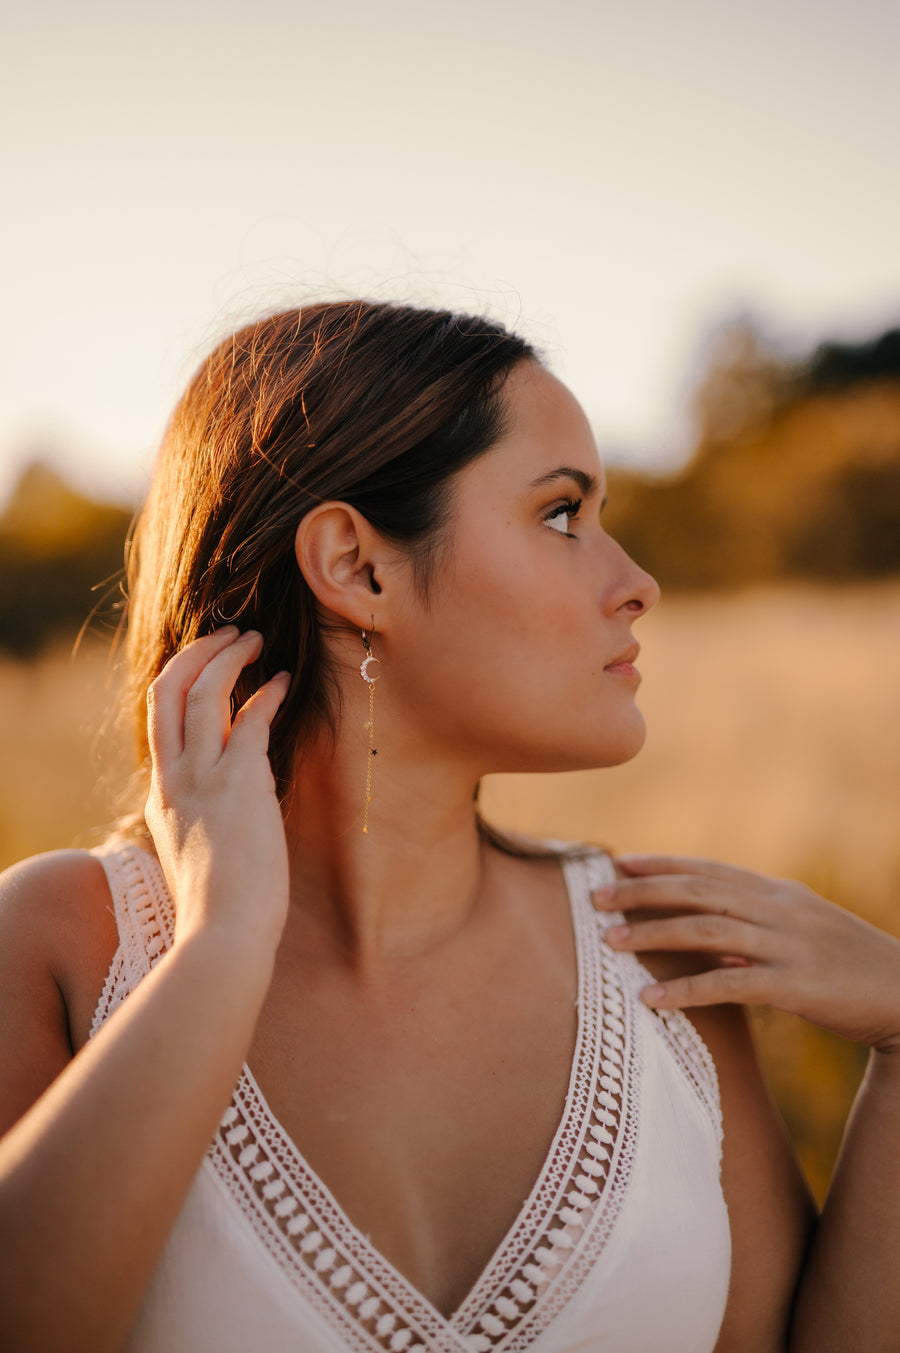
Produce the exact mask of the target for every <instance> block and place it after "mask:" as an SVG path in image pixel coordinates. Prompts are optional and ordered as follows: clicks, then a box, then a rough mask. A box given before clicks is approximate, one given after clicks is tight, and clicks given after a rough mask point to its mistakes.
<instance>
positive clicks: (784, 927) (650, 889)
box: [594, 855, 900, 1052]
mask: <svg viewBox="0 0 900 1353" xmlns="http://www.w3.org/2000/svg"><path fill="white" fill-rule="evenodd" d="M615 863H616V866H617V869H618V871H619V873H620V875H622V874H623V873H624V875H625V877H620V878H619V879H618V881H617V882H616V883H615V884H610V885H609V887H608V888H601V889H598V890H597V891H596V892H595V893H594V903H595V906H596V907H597V908H598V910H601V911H602V910H616V911H624V912H626V913H638V914H639V913H640V912H641V911H643V910H647V911H667V912H676V913H678V914H676V915H671V916H668V917H666V918H664V919H648V920H642V919H637V920H629V923H628V924H627V925H625V926H620V925H614V926H612V927H611V928H610V929H609V930H607V932H606V939H607V942H608V943H609V944H610V945H611V946H612V947H613V948H614V949H617V950H626V951H633V952H635V953H640V952H642V951H652V950H657V951H659V950H686V951H692V952H698V951H699V952H702V953H704V954H708V955H710V957H711V958H713V959H714V960H715V962H714V966H711V967H710V969H709V970H708V971H706V972H701V973H698V974H697V975H695V976H691V977H676V978H673V979H672V980H671V981H666V982H665V983H662V984H657V985H654V986H651V987H648V988H646V989H645V991H644V992H643V1000H644V1001H645V1003H646V1004H647V1005H649V1006H652V1007H654V1008H657V1009H670V1008H674V1007H681V1006H698V1005H718V1004H720V1003H722V1002H727V1001H737V1002H740V1003H745V1002H746V1003H749V1004H753V1005H771V1006H774V1007H776V1008H777V1009H779V1010H787V1011H790V1012H791V1013H792V1014H796V1015H801V1016H802V1017H803V1018H804V1019H807V1020H810V1021H811V1022H812V1023H813V1024H818V1025H821V1026H822V1028H825V1029H830V1030H831V1031H832V1032H834V1033H837V1034H841V1035H842V1036H843V1037H844V1038H849V1039H852V1040H853V1041H854V1042H856V1043H864V1044H867V1045H869V1046H871V1047H874V1048H878V1049H881V1050H884V1051H894V1052H898V1051H900V940H897V939H895V938H894V937H893V936H891V935H887V934H885V933H884V931H881V930H878V929H877V928H876V927H875V926H873V925H869V924H868V922H866V921H863V920H861V919H860V918H859V917H858V916H854V915H853V914H852V913H851V912H848V911H845V910H844V909H843V908H842V907H839V906H836V905H835V904H834V903H832V902H827V901H826V900H825V899H824V898H822V897H819V896H818V894H816V893H814V892H813V891H812V889H810V888H807V887H806V885H805V884H802V883H797V882H794V881H791V880H787V879H774V878H768V877H766V876H765V875H763V874H755V873H752V872H751V871H750V870H748V869H738V868H735V867H733V866H731V865H726V864H719V863H716V862H714V861H712V860H694V859H687V858H684V857H681V856H676V855H627V856H619V857H617V858H616V861H615Z"/></svg>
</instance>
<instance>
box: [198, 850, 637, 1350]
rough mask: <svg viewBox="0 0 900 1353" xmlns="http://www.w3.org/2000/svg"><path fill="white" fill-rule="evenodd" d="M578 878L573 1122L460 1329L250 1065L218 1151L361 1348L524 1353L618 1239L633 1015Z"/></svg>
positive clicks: (243, 1195)
mask: <svg viewBox="0 0 900 1353" xmlns="http://www.w3.org/2000/svg"><path fill="white" fill-rule="evenodd" d="M566 868H567V883H568V885H569V889H570V896H571V897H572V900H573V919H574V922H575V928H576V945H577V951H578V955H579V964H578V966H579V1012H580V1013H579V1032H578V1039H577V1043H576V1051H575V1056H574V1059H573V1072H572V1076H571V1079H570V1086H569V1095H568V1098H567V1102H566V1109H565V1113H564V1115H563V1119H562V1122H561V1124H560V1127H559V1129H558V1131H557V1134H556V1137H555V1139H554V1142H553V1144H552V1146H551V1149H550V1152H549V1154H548V1157H547V1161H546V1163H545V1165H544V1169H543V1171H542V1173H541V1176H540V1177H539V1179H538V1181H537V1183H536V1184H535V1186H534V1188H533V1190H532V1192H531V1195H530V1196H529V1198H528V1199H527V1200H526V1203H525V1205H524V1207H523V1209H522V1211H521V1213H520V1214H519V1217H518V1218H517V1220H516V1222H515V1223H514V1224H513V1226H512V1228H511V1230H510V1232H509V1233H508V1235H507V1237H506V1238H505V1239H504V1241H503V1242H502V1243H501V1245H500V1246H499V1248H498V1250H497V1251H496V1253H495V1255H494V1257H493V1259H492V1260H491V1261H490V1262H489V1264H488V1266H487V1268H486V1269H485V1271H484V1273H483V1274H482V1276H481V1277H480V1278H479V1280H478V1281H477V1283H476V1284H475V1286H474V1287H473V1289H472V1291H471V1293H470V1294H469V1296H468V1297H467V1298H466V1299H465V1301H464V1302H463V1304H462V1306H461V1307H460V1308H459V1310H458V1311H457V1312H456V1313H455V1314H454V1316H453V1317H452V1318H451V1319H450V1320H449V1321H448V1320H446V1319H445V1318H444V1317H443V1316H442V1315H440V1313H439V1312H437V1311H436V1310H435V1309H434V1307H433V1306H431V1304H430V1303H429V1302H427V1301H426V1300H425V1298H424V1297H422V1296H421V1294H420V1293H418V1292H417V1291H416V1290H415V1289H414V1288H413V1287H412V1286H411V1285H410V1284H409V1282H408V1281H407V1280H406V1279H405V1278H404V1277H403V1275H402V1274H400V1273H399V1272H398V1271H397V1270H396V1269H395V1268H394V1267H393V1266H392V1265H391V1264H390V1263H389V1262H388V1261H387V1260H385V1259H384V1258H383V1256H381V1255H380V1254H379V1253H378V1252H377V1251H376V1250H375V1249H374V1248H373V1247H372V1246H371V1244H370V1243H369V1242H368V1241H367V1240H366V1239H365V1237H363V1236H362V1235H361V1234H360V1233H359V1231H358V1230H357V1229H356V1228H355V1227H354V1226H353V1224H352V1223H351V1222H350V1221H349V1219H348V1218H347V1216H346V1214H345V1213H344V1212H343V1211H342V1210H341V1208H340V1207H339V1205H338V1204H337V1202H336V1201H335V1199H334V1197H333V1196H332V1194H331V1193H330V1192H329V1191H328V1189H327V1188H326V1187H325V1186H324V1184H323V1183H322V1181H321V1180H320V1179H319V1178H318V1177H317V1176H316V1175H315V1173H314V1172H313V1171H312V1170H311V1169H310V1167H309V1166H308V1165H307V1164H306V1162H305V1161H304V1159H303V1157H302V1156H301V1155H300V1153H299V1152H298V1151H297V1149H296V1147H295V1146H294V1144H293V1143H292V1142H291V1140H290V1139H289V1138H288V1137H287V1136H286V1134H285V1133H284V1132H283V1130H282V1129H281V1127H280V1124H278V1122H277V1120H276V1119H275V1118H274V1115H272V1113H271V1111H270V1110H269V1108H268V1106H267V1105H266V1103H265V1100H264V1098H263V1096H262V1094H261V1092H260V1090H259V1087H258V1086H257V1085H256V1083H255V1081H254V1080H253V1077H252V1075H251V1074H250V1072H249V1070H248V1069H247V1068H245V1069H244V1073H243V1074H242V1076H241V1080H240V1082H239V1085H238V1087H237V1090H236V1092H235V1095H234V1097H233V1100H232V1104H231V1106H230V1107H229V1109H228V1110H227V1112H226V1114H225V1116H224V1118H223V1120H222V1123H221V1125H220V1128H219V1131H218V1133H217V1136H216V1139H215V1141H214V1143H213V1145H212V1147H211V1149H210V1157H211V1161H212V1164H213V1166H214V1167H215V1169H216V1171H217V1172H218V1174H219V1175H220V1177H221V1178H222V1179H223V1180H224V1181H225V1183H226V1184H227V1185H228V1187H229V1188H230V1190H231V1192H232V1194H233V1196H235V1197H236V1198H237V1200H238V1202H239V1203H240V1205H241V1207H242V1210H243V1211H244V1213H245V1215H246V1216H247V1218H248V1220H249V1221H250V1223H251V1225H252V1226H253V1227H254V1230H255V1231H256V1232H257V1234H258V1235H259V1237H260V1239H261V1240H262V1241H263V1243H264V1244H265V1245H266V1247H267V1248H268V1249H269V1250H270V1252H271V1253H273V1254H274V1255H276V1257H278V1258H279V1260H280V1262H281V1263H282V1264H283V1265H284V1266H285V1267H286V1268H287V1270H288V1271H289V1273H290V1274H291V1276H292V1277H293V1278H294V1280H295V1282H297V1283H298V1285H299V1286H301V1287H302V1289H303V1291H304V1293H305V1295H306V1296H307V1298H308V1299H309V1300H310V1302H311V1304H312V1305H313V1306H314V1307H315V1309H316V1310H317V1311H318V1312H319V1313H320V1314H321V1315H322V1316H323V1317H324V1318H325V1319H326V1320H327V1321H330V1322H331V1323H332V1324H337V1325H338V1327H339V1328H340V1329H341V1331H342V1333H343V1335H344V1337H345V1338H346V1339H347V1340H348V1342H349V1343H350V1345H351V1347H353V1348H357V1349H361V1350H366V1353H371V1351H373V1350H377V1351H378V1353H396V1351H397V1350H407V1351H408V1353H418V1350H424V1349H425V1348H436V1349H450V1348H453V1349H459V1347H460V1344H461V1345H462V1347H463V1348H465V1349H467V1350H469V1353H490V1351H491V1350H500V1349H503V1350H514V1349H521V1348H524V1347H526V1346H527V1345H528V1344H530V1343H532V1342H533V1340H534V1339H535V1338H536V1337H537V1335H538V1333H540V1331H541V1330H543V1329H544V1328H546V1326H547V1325H548V1324H549V1322H550V1321H551V1320H552V1319H553V1317H554V1316H555V1315H556V1314H557V1312H558V1311H559V1310H560V1309H561V1308H562V1307H563V1306H564V1305H565V1304H566V1302H567V1301H568V1300H569V1298H570V1297H571V1296H572V1295H573V1294H574V1293H575V1292H576V1291H577V1290H578V1288H579V1287H580V1285H581V1282H582V1280H583V1278H584V1275H585V1274H586V1272H587V1271H588V1270H589V1269H590V1268H592V1267H593V1266H594V1264H595V1263H596V1261H597V1258H598V1256H599V1254H600V1252H601V1250H602V1249H603V1247H604V1246H605V1244H606V1241H607V1240H608V1238H609V1235H610V1233H611V1232H612V1229H613V1226H614V1224H615V1221H616V1218H617V1217H618V1214H619V1210H620V1208H621V1205H622V1201H623V1199H624V1196H625V1192H626V1189H627V1186H628V1181H629V1178H630V1174H631V1164H632V1161H633V1158H634V1151H635V1139H636V1127H635V1124H636V1118H637V1113H636V1107H635V1106H636V1096H637V1094H638V1091H639V1085H638V1077H637V1074H636V1062H635V1059H634V1056H633V1047H634V1032H633V1029H632V1016H631V1009H630V1004H629V1002H628V1001H626V999H625V996H624V992H623V990H622V984H621V980H620V974H619V962H618V956H617V955H615V954H613V952H612V951H611V950H609V949H608V948H607V947H606V946H605V945H603V944H602V942H601V941H600V939H599V935H598V931H597V926H596V924H595V920H594V912H593V908H592V906H591V903H590V899H589V897H588V896H587V889H586V887H585V886H584V874H583V872H582V871H581V869H579V872H578V874H577V875H576V876H575V877H574V878H573V877H571V876H570V875H569V873H568V871H569V870H570V869H572V868H573V866H572V865H567V866H566ZM579 884H580V885H581V886H579Z"/></svg>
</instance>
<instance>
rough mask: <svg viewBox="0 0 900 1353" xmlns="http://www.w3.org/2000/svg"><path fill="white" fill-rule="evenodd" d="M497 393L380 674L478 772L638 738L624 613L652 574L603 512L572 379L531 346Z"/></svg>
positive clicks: (612, 748)
mask: <svg viewBox="0 0 900 1353" xmlns="http://www.w3.org/2000/svg"><path fill="white" fill-rule="evenodd" d="M504 395H505V399H506V401H507V403H508V407H509V410H510V424H509V431H508V433H507V435H506V436H505V437H504V438H503V439H502V440H501V441H499V442H498V443H497V444H496V445H495V446H494V447H492V448H491V450H489V451H488V452H486V453H485V454H484V455H483V456H481V457H479V458H478V460H476V461H475V462H473V464H471V465H470V466H468V467H467V468H466V469H464V470H462V471H461V472H460V473H459V474H458V475H457V477H456V479H455V481H454V496H453V508H452V518H451V523H450V526H449V528H448V529H449V530H450V539H449V541H448V543H447V545H446V548H445V551H444V552H443V553H442V554H441V556H440V562H439V563H437V564H436V566H435V568H434V570H433V572H432V577H431V582H430V585H429V594H428V600H427V604H423V602H422V601H421V599H420V598H418V597H417V596H416V595H415V592H414V589H413V588H412V587H410V588H409V589H408V591H407V593H406V604H405V607H404V610H403V614H402V617H401V623H400V624H399V625H395V626H393V627H392V633H391V635H390V636H389V651H388V650H386V651H385V663H384V676H385V678H386V680H385V686H387V685H388V683H390V684H391V686H392V687H393V691H392V694H393V695H394V696H396V697H397V699H398V701H399V706H398V707H399V708H400V709H402V710H403V712H404V720H405V721H406V720H409V721H411V725H412V727H411V731H412V733H413V736H414V737H416V738H418V739H422V738H424V739H425V742H426V744H428V743H431V744H432V745H434V746H435V752H439V753H442V754H444V755H447V754H449V755H450V756H451V757H454V756H456V757H462V758H464V759H465V760H466V761H469V760H471V761H472V765H473V768H474V770H475V771H476V773H478V774H482V773H486V772H490V771H535V770H542V771H559V770H574V769H585V768H588V767H593V766H609V765H616V764H618V763H619V762H622V761H626V760H628V759H629V758H630V757H632V756H634V754H635V753H636V752H637V751H638V750H639V748H640V747H641V745H642V743H643V740H644V721H643V718H642V716H641V714H640V712H639V710H638V709H637V706H636V704H635V695H636V693H637V688H638V685H639V682H640V677H639V675H638V673H637V671H636V669H635V668H634V666H633V665H632V664H633V661H634V658H635V657H636V650H637V645H636V643H635V640H634V637H633V635H632V632H631V627H632V625H633V623H634V621H635V620H637V619H639V618H640V617H641V616H642V615H643V614H644V613H645V612H646V611H648V610H649V609H650V607H651V606H653V605H655V603H656V601H657V600H658V598H659V589H658V587H657V585H656V583H655V581H654V580H653V579H652V578H651V577H650V575H649V574H647V573H645V572H644V571H643V569H641V568H639V567H638V566H637V564H635V563H634V562H633V561H632V560H631V559H630V558H629V557H628V555H627V554H626V553H625V551H624V550H623V549H622V548H621V547H620V546H619V545H617V544H616V542H615V541H614V540H613V539H612V538H611V537H610V536H608V535H607V534H606V532H605V531H604V530H603V527H602V526H601V524H600V511H601V507H602V504H603V500H604V495H605V488H604V476H603V467H602V465H601V463H600V457H599V455H598V452H597V447H596V444H595V442H594V438H593V434H592V432H591V429H590V426H589V424H588V421H587V419H586V417H585V415H584V412H583V410H582V408H581V406H580V405H579V404H578V402H577V401H576V400H575V398H574V397H573V395H572V394H571V393H570V392H569V390H567V388H566V387H565V386H564V385H563V384H562V383H561V382H560V381H558V380H556V378H555V377H553V376H551V375H549V374H548V373H547V372H546V371H544V370H543V369H542V368H541V367H539V366H538V365H537V364H536V363H534V362H530V361H529V362H523V363H521V364H520V365H519V366H518V367H516V368H514V370H513V372H512V374H511V375H510V377H509V379H508V381H507V384H506V386H505V390H504ZM385 693H386V692H385ZM435 744H437V745H435ZM420 745H421V744H420Z"/></svg>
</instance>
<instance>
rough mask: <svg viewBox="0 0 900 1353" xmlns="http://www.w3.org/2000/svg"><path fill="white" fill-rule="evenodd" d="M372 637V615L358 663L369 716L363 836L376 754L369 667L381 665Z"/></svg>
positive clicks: (376, 679)
mask: <svg viewBox="0 0 900 1353" xmlns="http://www.w3.org/2000/svg"><path fill="white" fill-rule="evenodd" d="M374 637H375V617H374V615H373V616H372V628H371V629H370V630H369V632H368V634H367V633H366V631H365V630H363V631H362V641H363V646H364V648H365V650H366V656H365V657H364V658H363V660H362V662H361V663H360V664H359V674H360V676H361V677H362V679H363V681H364V682H365V683H366V685H367V686H368V688H369V718H368V721H367V722H366V723H364V724H363V728H365V729H366V731H367V733H368V734H369V750H368V753H367V755H366V806H365V813H364V814H363V835H364V836H365V835H368V831H369V804H370V803H371V802H372V770H373V766H374V762H375V757H376V756H377V755H378V752H377V750H376V747H375V682H376V681H378V680H379V678H378V677H377V676H372V675H371V673H370V672H369V667H370V666H371V664H372V663H373V662H377V663H378V666H379V667H380V666H381V663H380V661H379V659H378V658H376V657H375V655H374V653H373V652H372V640H373V639H374Z"/></svg>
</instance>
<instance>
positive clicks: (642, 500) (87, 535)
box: [0, 322, 900, 658]
mask: <svg viewBox="0 0 900 1353" xmlns="http://www.w3.org/2000/svg"><path fill="white" fill-rule="evenodd" d="M694 417H695V424H696V429H697V430H696V438H695V444H694V449H693V454H692V455H691V456H690V458H689V459H688V461H687V462H686V464H685V465H684V466H683V467H682V468H681V469H680V470H679V471H678V472H677V473H674V474H670V475H653V474H647V473H637V472H634V471H629V470H625V469H623V468H621V467H616V466H615V465H613V466H612V468H611V469H610V471H609V507H608V509H607V515H606V516H605V518H604V522H605V525H606V526H607V529H608V530H609V531H610V532H611V534H612V535H614V536H615V537H616V538H617V539H618V540H620V541H621V543H622V544H623V545H624V546H625V548H626V549H627V550H628V551H629V553H630V554H632V555H633V556H634V557H635V559H637V560H638V561H639V562H640V563H641V564H642V565H644V567H646V568H648V569H649V570H650V571H651V572H652V573H653V574H654V575H655V576H656V577H657V578H658V579H659V581H660V582H661V583H662V585H663V587H665V588H668V589H674V590H682V591H691V590H709V589H714V588H727V587H736V586H747V585H751V584H754V583H771V582H777V581H782V580H792V579H813V580H820V581H827V582H845V581H851V580H859V579H871V578H881V577H885V576H888V575H890V574H896V573H900V329H894V330H891V331H889V332H887V333H885V334H882V335H881V336H880V337H878V338H876V339H873V340H872V341H871V342H868V343H862V344H857V345H851V344H839V343H825V344H822V345H821V346H820V347H818V348H817V349H816V350H815V351H814V352H813V353H811V354H810V355H809V357H808V358H806V359H805V360H802V361H797V360H787V359H785V358H783V357H781V356H779V355H778V354H777V353H776V352H774V350H773V349H772V348H770V347H769V346H768V345H767V344H766V343H765V342H764V341H763V339H762V338H761V337H760V335H759V333H758V332H757V331H756V329H755V328H754V327H753V326H752V325H750V324H748V323H746V322H742V323H736V324H732V325H730V326H728V327H726V328H725V329H724V330H722V331H721V333H720V335H719V337H718V340H717V341H716V342H715V343H714V344H713V345H712V348H711V351H710V357H709V360H708V363H707V367H706V370H705V373H704V375H703V377H702V379H701V380H700V382H699V385H698V387H697V390H696V393H695V396H694ZM131 517H132V514H131V512H130V511H128V510H127V509H125V508H123V507H120V506H117V505H115V504H111V503H101V502H96V501H94V500H92V499H90V498H88V497H86V496H85V495H83V494H80V493H78V492H77V491H76V490H75V489H73V488H72V487H71V486H69V485H68V484H67V483H66V482H65V480H64V479H63V478H62V477H61V476H60V475H59V474H58V473H57V472H56V471H54V470H52V469H50V468H49V467H48V465H46V464H43V463H41V462H40V461H35V462H33V463H32V464H30V465H28V466H27V467H26V468H25V470H24V471H23V473H22V476H21V478H20V480H19V483H18V485H17V486H16V488H15V490H14V491H13V494H12V496H11V498H10V500H9V502H8V504H7V506H6V508H5V510H4V512H3V513H2V515H0V649H3V650H5V651H6V652H8V653H10V654H13V655H15V656H17V657H25V658H27V657H30V656H33V655H34V654H36V653H38V652H39V651H40V650H41V649H42V648H43V647H45V646H46V645H47V644H48V643H49V642H51V641H52V640H54V639H56V638H59V637H70V636H72V635H74V634H75V633H77V632H78V631H79V629H80V628H81V627H83V626H85V625H86V624H87V625H88V626H89V627H91V628H95V629H96V628H99V629H105V628H109V627H110V626H115V625H116V624H117V623H118V621H119V619H120V618H121V615H122V609H123V595H124V594H123V590H122V585H121V580H122V577H123V562H124V552H125V548H126V537H127V532H128V529H129V526H130V522H131Z"/></svg>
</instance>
